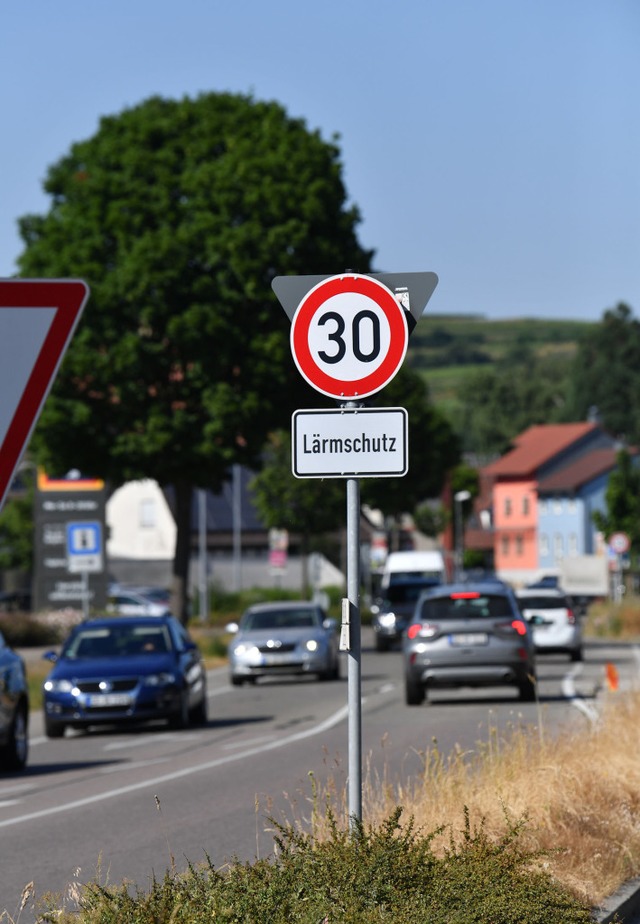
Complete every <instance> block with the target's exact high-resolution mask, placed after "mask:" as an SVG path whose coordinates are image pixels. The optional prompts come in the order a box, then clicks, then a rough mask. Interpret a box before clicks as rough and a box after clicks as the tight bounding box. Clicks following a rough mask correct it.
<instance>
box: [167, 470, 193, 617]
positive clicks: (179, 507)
mask: <svg viewBox="0 0 640 924" xmlns="http://www.w3.org/2000/svg"><path fill="white" fill-rule="evenodd" d="M174 490H175V499H176V510H175V516H176V551H175V556H174V559H173V584H172V588H171V610H172V612H173V613H175V614H176V616H177V617H178V618H179V619H180V622H182V623H183V625H186V624H187V622H188V621H189V596H188V588H189V563H190V559H191V500H192V496H193V487H192V485H191V484H190V483H189V482H186V481H180V482H178V483H176V484H175V485H174Z"/></svg>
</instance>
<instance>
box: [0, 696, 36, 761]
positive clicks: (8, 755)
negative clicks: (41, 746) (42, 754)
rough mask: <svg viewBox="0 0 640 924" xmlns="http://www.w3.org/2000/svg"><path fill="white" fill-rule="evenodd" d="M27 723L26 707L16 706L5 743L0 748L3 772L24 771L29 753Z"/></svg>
mask: <svg viewBox="0 0 640 924" xmlns="http://www.w3.org/2000/svg"><path fill="white" fill-rule="evenodd" d="M27 721H28V720H27V709H26V707H25V706H24V705H20V706H18V708H17V710H16V714H15V715H14V717H13V722H12V723H11V729H10V731H9V738H8V740H7V743H6V744H5V745H4V747H2V748H0V765H1V766H2V767H3V768H4V769H5V770H24V768H25V767H26V765H27V755H28V753H29V737H28V735H27Z"/></svg>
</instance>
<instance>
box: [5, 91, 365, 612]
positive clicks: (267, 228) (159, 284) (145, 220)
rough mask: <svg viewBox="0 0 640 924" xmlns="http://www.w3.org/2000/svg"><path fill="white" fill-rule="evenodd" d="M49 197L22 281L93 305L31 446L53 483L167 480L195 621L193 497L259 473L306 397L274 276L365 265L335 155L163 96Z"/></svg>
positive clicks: (256, 119) (271, 118) (243, 108)
mask: <svg viewBox="0 0 640 924" xmlns="http://www.w3.org/2000/svg"><path fill="white" fill-rule="evenodd" d="M44 189H45V191H46V192H47V193H48V194H49V195H50V197H51V206H50V209H49V211H48V213H47V214H45V215H28V216H25V217H24V218H22V219H21V221H20V232H21V235H22V238H23V241H24V243H25V245H26V246H25V250H24V252H23V254H22V256H21V258H20V261H19V266H20V272H21V275H23V276H27V277H69V276H77V277H82V278H84V279H85V280H86V281H87V282H88V283H89V285H90V287H91V297H90V300H89V303H88V306H87V309H86V311H85V314H84V317H83V320H82V323H81V325H80V326H79V328H78V331H77V332H76V334H75V337H74V340H73V342H72V344H71V347H70V349H69V351H68V354H67V357H66V359H65V362H64V364H63V366H62V369H61V372H60V374H59V375H58V378H57V381H56V383H55V387H54V390H53V392H52V395H51V397H50V398H49V400H48V402H47V405H46V408H45V410H44V413H43V415H42V418H41V421H40V424H39V427H38V429H37V432H36V436H35V440H34V448H35V449H36V450H37V453H38V456H39V460H40V461H42V462H44V463H45V464H46V465H47V466H48V467H49V469H50V470H54V471H56V472H62V471H66V470H67V469H69V468H70V467H75V468H80V469H81V470H82V471H84V472H86V473H90V474H91V475H94V476H99V477H104V478H105V479H107V480H108V481H109V482H110V483H111V484H112V485H113V486H115V485H117V484H119V483H122V482H123V481H125V480H127V479H131V478H137V477H152V478H155V479H156V480H157V481H158V482H160V484H162V485H172V486H173V488H174V492H173V494H174V497H175V499H176V500H175V503H176V521H177V532H178V539H177V547H176V558H175V563H174V599H175V601H176V602H177V603H178V605H179V611H180V613H181V614H182V615H183V617H184V616H185V614H186V589H187V576H188V561H189V547H190V532H191V524H190V511H191V503H190V500H191V492H192V488H193V487H194V486H198V487H203V488H211V489H218V488H219V487H220V485H221V484H222V482H223V481H224V479H225V478H226V476H227V472H228V470H229V466H230V465H231V464H233V463H236V462H238V463H245V464H248V465H256V464H258V459H259V454H260V451H261V449H262V447H263V445H264V442H265V439H266V436H267V433H268V432H270V431H271V430H273V429H274V428H276V427H278V426H283V425H284V424H285V421H288V419H289V415H290V412H291V410H292V406H293V403H294V401H295V403H297V404H298V403H299V402H300V401H301V400H302V401H304V402H305V403H308V401H309V400H310V399H309V398H305V397H304V395H303V392H304V390H305V386H303V385H302V384H301V383H300V381H299V377H297V375H296V374H295V372H294V367H293V363H292V360H291V356H290V354H289V349H288V343H287V338H288V329H289V325H288V322H287V320H286V318H285V316H284V313H283V312H282V310H281V308H279V307H278V305H277V302H276V300H275V297H274V296H273V294H272V292H271V288H270V284H271V280H272V278H273V277H274V276H276V275H284V274H307V273H325V272H326V273H333V272H339V271H340V270H342V269H344V268H345V267H353V268H356V269H358V270H359V271H362V272H366V271H367V270H368V269H369V262H370V259H371V253H370V252H367V251H364V250H363V249H362V247H361V246H360V245H359V243H358V241H357V238H356V233H355V229H356V226H357V224H358V222H359V214H358V211H357V209H356V208H355V207H349V206H348V205H347V201H346V192H345V187H344V185H343V181H342V167H341V163H340V160H339V150H338V147H337V145H336V143H335V141H332V142H330V143H329V142H326V141H324V140H323V139H322V138H321V137H320V135H319V134H318V132H316V131H309V130H308V129H307V127H306V125H305V123H304V121H302V120H300V119H292V118H290V117H289V116H288V115H287V114H286V112H285V111H284V110H283V108H282V107H281V106H280V105H278V104H277V103H275V102H256V101H254V100H253V99H252V98H250V97H246V96H241V95H232V94H226V93H223V94H216V93H207V94H203V95H201V96H198V97H197V98H194V99H191V98H184V99H182V100H167V99H161V98H157V97H154V98H151V99H148V100H146V101H144V102H142V103H141V104H139V105H137V106H135V107H133V108H130V109H127V110H125V111H123V112H122V113H120V114H118V115H115V116H109V117H105V118H103V119H102V120H101V121H100V125H99V128H98V131H97V133H96V134H95V135H94V136H93V137H92V138H90V139H88V140H86V141H82V142H79V143H77V144H73V145H72V146H71V149H70V151H69V153H68V154H67V155H66V156H64V157H63V158H62V159H61V160H60V161H58V162H57V163H56V164H54V165H53V166H52V167H51V168H50V169H49V171H48V175H47V177H46V180H45V183H44ZM294 383H295V385H294Z"/></svg>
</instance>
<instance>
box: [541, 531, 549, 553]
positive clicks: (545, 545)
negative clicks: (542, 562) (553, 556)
mask: <svg viewBox="0 0 640 924" xmlns="http://www.w3.org/2000/svg"><path fill="white" fill-rule="evenodd" d="M539 543H540V557H541V558H546V557H547V555H548V554H549V537H548V536H547V534H546V533H540V540H539Z"/></svg>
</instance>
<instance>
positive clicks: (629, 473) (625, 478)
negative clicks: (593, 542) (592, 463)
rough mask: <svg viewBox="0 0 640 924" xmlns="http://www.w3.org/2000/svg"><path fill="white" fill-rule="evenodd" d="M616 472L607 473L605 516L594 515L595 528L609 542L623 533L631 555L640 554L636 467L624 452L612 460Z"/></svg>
mask: <svg viewBox="0 0 640 924" xmlns="http://www.w3.org/2000/svg"><path fill="white" fill-rule="evenodd" d="M616 463H617V464H616V468H615V469H614V470H613V471H612V472H611V474H610V476H609V481H608V484H607V490H606V493H605V501H606V505H607V510H606V513H604V514H603V513H601V512H600V511H598V510H597V511H595V512H594V515H593V520H594V523H595V524H596V527H597V528H598V529H599V530H600V531H601V532H602V533H603V534H604V537H605V539H609V538H610V537H611V535H612V534H613V533H616V532H623V533H626V535H627V536H628V537H629V541H630V543H631V551H632V552H633V553H634V554H635V555H638V554H639V553H640V467H639V466H638V464H637V461H635V460H634V457H633V456H632V455H631V453H629V452H628V450H626V449H622V450H620V452H619V453H618V455H617V456H616Z"/></svg>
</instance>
